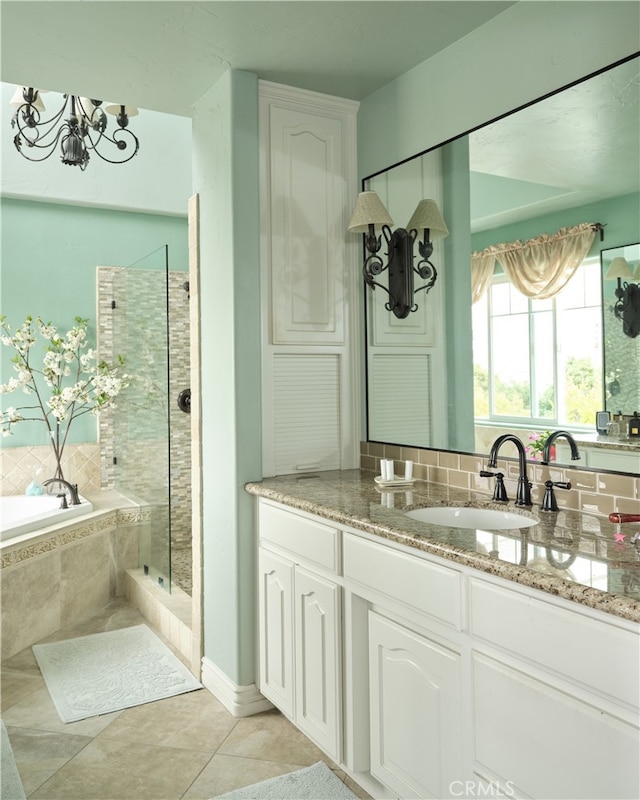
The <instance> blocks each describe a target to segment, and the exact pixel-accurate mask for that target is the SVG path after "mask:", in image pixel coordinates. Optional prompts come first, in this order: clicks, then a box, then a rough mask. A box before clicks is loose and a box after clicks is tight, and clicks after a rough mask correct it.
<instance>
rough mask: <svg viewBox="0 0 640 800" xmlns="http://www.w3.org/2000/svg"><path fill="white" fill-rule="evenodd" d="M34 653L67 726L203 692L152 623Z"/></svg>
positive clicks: (57, 644)
mask: <svg viewBox="0 0 640 800" xmlns="http://www.w3.org/2000/svg"><path fill="white" fill-rule="evenodd" d="M32 649H33V653H34V655H35V657H36V661H37V662H38V666H39V667H40V671H41V672H42V677H43V678H44V681H45V683H46V685H47V689H48V690H49V694H50V695H51V699H52V700H53V702H54V704H55V707H56V709H57V711H58V714H59V715H60V719H61V720H62V721H63V722H76V721H77V720H80V719H86V718H87V717H97V716H99V715H100V714H109V713H111V712H112V711H121V710H122V709H124V708H131V707H132V706H139V705H142V704H143V703H151V702H153V701H154V700H162V699H164V698H166V697H174V696H175V695H178V694H184V693H185V692H192V691H194V690H195V689H202V684H201V683H199V682H198V681H197V680H196V679H195V678H194V676H193V675H192V674H191V673H190V672H189V670H188V669H187V668H186V667H185V666H184V664H183V663H182V662H181V661H180V660H179V659H178V658H177V657H176V656H174V654H173V653H172V652H171V650H169V648H168V647H167V646H166V645H165V644H164V643H163V642H162V641H161V640H160V639H159V638H158V637H157V636H156V635H155V633H154V632H153V631H152V630H151V629H150V628H148V627H147V626H146V625H134V626H132V627H130V628H121V629H120V630H116V631H106V632H105V633H93V634H91V635H90V636H79V637H77V638H75V639H65V640H64V641H61V642H49V643H47V644H34V645H33V648H32Z"/></svg>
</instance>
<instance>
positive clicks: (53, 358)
mask: <svg viewBox="0 0 640 800" xmlns="http://www.w3.org/2000/svg"><path fill="white" fill-rule="evenodd" d="M88 324H89V320H88V319H82V318H81V317H76V318H75V325H74V326H73V327H72V328H71V329H70V330H68V331H67V333H66V334H60V333H58V330H57V329H56V328H55V327H54V326H53V325H52V324H51V323H45V322H43V320H42V319H41V318H40V317H36V318H35V319H34V318H33V317H31V316H28V317H27V318H26V319H25V321H24V322H23V323H22V325H21V326H20V327H19V328H16V329H15V331H12V330H11V326H10V325H9V324H8V323H7V321H6V317H5V316H4V315H0V327H1V329H2V335H1V341H2V344H3V345H5V346H6V347H10V348H12V349H13V350H14V351H15V353H14V356H13V358H12V363H13V368H14V370H15V371H16V373H17V375H16V376H14V377H12V378H10V379H9V381H8V382H7V383H4V384H2V385H0V394H9V393H11V392H15V391H17V390H20V389H21V390H22V392H23V393H24V394H26V395H28V396H30V397H31V398H32V401H31V402H30V404H28V405H24V406H19V407H7V408H3V409H2V410H1V411H0V426H1V428H0V429H1V431H2V435H3V436H9V435H11V433H12V427H13V426H14V425H15V424H16V423H18V422H23V421H34V420H38V421H43V422H44V424H45V425H46V427H47V431H48V433H49V437H50V439H51V446H52V447H53V451H54V453H55V457H56V464H57V469H56V473H55V475H54V476H53V477H54V478H56V479H59V480H64V476H63V474H62V467H61V458H62V453H63V451H64V448H65V445H66V443H67V439H68V436H69V429H70V428H71V423H72V422H73V420H74V419H77V418H78V417H80V416H82V415H83V414H89V413H90V414H94V415H97V414H99V413H100V412H101V411H104V409H106V408H114V407H115V402H114V401H115V398H116V397H117V396H118V395H119V394H120V392H121V391H122V390H123V389H124V388H125V387H127V386H128V385H129V382H130V379H131V376H130V375H127V374H126V373H125V372H123V367H124V362H123V360H122V358H120V357H118V363H117V364H116V365H114V366H112V365H109V364H107V363H106V362H105V361H99V360H98V356H97V353H96V352H95V350H92V349H90V348H89V343H88V341H87V326H88ZM39 338H40V340H43V341H42V344H44V345H45V351H44V358H43V363H42V367H41V368H36V367H35V366H34V364H33V363H32V362H33V352H32V351H33V348H34V346H35V345H36V344H37V343H38V340H39Z"/></svg>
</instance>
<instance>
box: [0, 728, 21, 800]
mask: <svg viewBox="0 0 640 800" xmlns="http://www.w3.org/2000/svg"><path fill="white" fill-rule="evenodd" d="M0 797H2V798H3V800H5V798H6V800H25V798H26V795H25V793H24V789H23V787H22V781H21V780H20V773H19V772H18V767H17V766H16V760H15V757H14V755H13V748H12V747H11V742H10V741H9V734H8V733H7V728H6V726H5V724H4V722H2V721H1V720H0Z"/></svg>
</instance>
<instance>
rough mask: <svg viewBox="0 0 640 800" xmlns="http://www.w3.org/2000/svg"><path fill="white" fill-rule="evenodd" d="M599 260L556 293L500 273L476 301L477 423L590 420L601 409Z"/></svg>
mask: <svg viewBox="0 0 640 800" xmlns="http://www.w3.org/2000/svg"><path fill="white" fill-rule="evenodd" d="M599 276H600V264H599V261H598V259H597V258H590V259H587V260H586V261H585V262H584V263H583V264H582V266H581V267H579V268H578V270H577V271H576V273H575V274H574V276H573V278H572V279H571V280H570V281H569V282H568V284H567V285H566V287H565V288H564V289H563V290H562V291H561V292H560V293H559V294H557V295H556V296H555V297H554V298H552V299H547V300H535V299H528V298H527V297H525V296H524V295H523V294H521V293H520V292H518V290H517V289H516V288H515V287H513V286H512V285H511V284H510V283H509V282H508V280H507V278H506V276H505V275H504V274H502V273H500V274H496V275H494V277H493V280H492V284H491V287H490V291H489V292H487V293H486V295H485V297H483V298H482V299H481V300H480V301H479V302H478V303H476V304H475V305H474V307H473V353H474V393H475V395H474V396H475V417H476V421H477V422H499V423H500V424H508V423H510V422H512V423H515V424H519V423H520V424H521V423H525V422H526V423H530V424H531V425H534V426H535V425H536V424H539V425H543V426H547V427H569V428H570V427H577V428H580V427H581V426H583V427H587V428H590V427H592V426H593V420H594V419H595V414H596V411H598V410H599V409H601V408H602V332H601V316H602V311H601V303H602V297H601V290H600V286H601V283H600V280H599Z"/></svg>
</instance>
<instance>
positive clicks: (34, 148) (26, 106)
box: [10, 86, 140, 170]
mask: <svg viewBox="0 0 640 800" xmlns="http://www.w3.org/2000/svg"><path fill="white" fill-rule="evenodd" d="M43 93H44V92H43V90H42V89H35V88H33V87H32V86H19V87H18V88H17V89H16V92H15V94H14V95H13V98H12V99H11V103H10V105H11V106H12V107H13V108H15V113H14V115H13V118H12V120H11V126H12V127H13V128H17V131H18V132H17V133H16V135H15V136H14V138H13V143H14V144H15V146H16V149H17V150H18V152H19V153H20V154H21V155H23V156H24V157H25V158H26V159H28V160H29V161H45V160H46V159H47V158H49V157H50V156H51V155H53V153H54V152H56V151H57V150H58V148H59V153H60V159H61V161H62V163H63V164H70V165H72V166H74V167H80V169H81V170H85V169H86V167H87V164H88V163H89V156H90V154H91V153H95V154H96V155H97V156H99V157H100V158H101V159H102V160H103V161H107V162H109V164H124V163H125V162H127V161H130V160H131V159H132V158H133V157H134V156H135V155H136V153H137V152H138V150H139V147H140V142H139V141H138V137H137V136H136V135H135V134H134V133H133V132H132V131H130V130H129V128H128V125H129V117H133V116H135V115H136V114H137V113H138V109H137V108H135V106H126V105H122V104H118V103H103V101H102V100H92V99H90V98H88V97H80V96H78V95H73V94H65V95H63V97H64V101H63V104H62V108H61V109H60V110H59V111H58V112H57V113H56V114H54V115H53V116H52V117H50V118H49V119H44V117H43V113H42V112H44V111H45V106H44V103H43V102H42V97H41V95H42V94H43ZM105 112H106V113H105ZM107 113H109V114H113V115H114V116H115V117H116V122H117V124H118V127H117V128H116V129H115V130H114V132H113V134H112V135H111V136H110V135H109V134H108V133H107ZM110 146H113V147H115V151H114V152H113V153H112V155H113V156H118V157H113V158H109V157H108V156H107V155H105V153H104V152H103V150H104V148H105V147H106V148H108V147H110ZM110 154H111V153H110Z"/></svg>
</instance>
